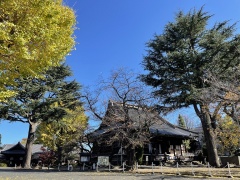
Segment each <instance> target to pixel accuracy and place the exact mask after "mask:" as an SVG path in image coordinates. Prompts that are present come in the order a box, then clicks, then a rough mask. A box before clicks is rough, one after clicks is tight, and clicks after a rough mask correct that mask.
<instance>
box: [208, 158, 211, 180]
mask: <svg viewBox="0 0 240 180" xmlns="http://www.w3.org/2000/svg"><path fill="white" fill-rule="evenodd" d="M208 175H209V176H210V177H212V173H211V171H210V164H209V162H208Z"/></svg>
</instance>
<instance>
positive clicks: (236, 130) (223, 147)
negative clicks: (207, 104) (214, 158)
mask: <svg viewBox="0 0 240 180" xmlns="http://www.w3.org/2000/svg"><path fill="white" fill-rule="evenodd" d="M217 135H218V139H219V142H218V143H219V146H218V149H219V153H222V154H225V153H229V154H233V153H234V152H235V151H236V149H238V148H239V147H240V126H239V124H237V123H236V122H235V121H233V120H232V118H231V117H229V116H226V117H224V118H221V119H220V120H219V121H218V128H217Z"/></svg>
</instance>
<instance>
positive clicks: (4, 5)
mask: <svg viewBox="0 0 240 180" xmlns="http://www.w3.org/2000/svg"><path fill="white" fill-rule="evenodd" d="M74 28H75V14H74V12H73V10H72V9H71V8H69V7H67V6H64V5H62V1H61V0H54V1H53V0H2V1H0V99H2V97H5V96H9V95H11V92H8V91H4V90H5V89H4V86H5V85H9V84H12V83H13V82H14V79H15V78H18V77H22V76H29V75H31V76H38V75H39V73H41V72H43V71H45V70H46V69H48V67H50V66H56V65H59V63H60V62H62V61H63V60H64V57H65V56H66V55H67V54H68V53H69V52H70V51H71V50H72V48H73V47H74V37H73V32H74Z"/></svg>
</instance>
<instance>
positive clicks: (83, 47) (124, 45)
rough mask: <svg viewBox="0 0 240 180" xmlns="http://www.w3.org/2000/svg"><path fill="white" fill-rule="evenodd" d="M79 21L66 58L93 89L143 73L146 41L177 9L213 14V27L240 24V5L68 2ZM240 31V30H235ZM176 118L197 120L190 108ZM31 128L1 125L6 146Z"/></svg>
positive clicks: (175, 0)
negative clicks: (125, 74)
mask: <svg viewBox="0 0 240 180" xmlns="http://www.w3.org/2000/svg"><path fill="white" fill-rule="evenodd" d="M65 3H66V4H67V5H69V6H70V7H72V8H73V9H74V10H75V12H76V16H77V28H78V29H77V30H76V31H75V36H76V42H77V44H76V50H74V51H72V52H71V55H70V56H67V57H66V62H67V64H68V65H69V66H70V67H71V69H72V71H73V74H74V75H73V78H74V79H76V80H77V81H78V82H79V83H80V84H82V85H84V86H91V85H94V84H95V83H96V81H97V79H98V77H99V76H100V75H102V76H103V77H107V76H108V75H109V73H110V71H111V70H113V69H117V68H119V67H128V68H130V69H133V70H134V71H137V72H143V67H142V66H141V62H142V59H143V56H144V55H145V54H146V42H148V41H149V40H150V39H151V38H152V37H153V35H154V34H155V33H156V34H160V33H162V31H163V28H164V26H165V25H166V23H168V22H170V21H174V17H175V14H176V13H177V12H178V11H179V10H183V11H184V12H188V11H189V10H191V9H194V8H196V9H199V8H200V7H202V6H203V5H204V10H205V11H207V12H209V14H213V15H214V16H213V17H212V18H211V21H210V22H209V25H210V26H211V25H212V24H214V23H215V22H218V21H224V20H230V23H234V22H236V21H240V13H239V7H240V1H239V0H230V1H226V0H65ZM237 28H238V32H239V29H240V25H239V24H238V25H237ZM178 113H181V114H182V115H187V116H188V118H195V117H196V116H195V115H194V113H193V112H192V111H191V110H189V109H184V110H180V111H178V112H176V113H173V114H170V115H168V116H167V117H166V118H167V119H168V120H169V121H171V122H175V121H176V117H177V115H178ZM27 132H28V125H27V124H22V123H8V122H6V121H1V122H0V133H1V134H2V144H8V143H17V142H18V141H21V139H22V138H25V137H27Z"/></svg>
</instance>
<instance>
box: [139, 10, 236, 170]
mask: <svg viewBox="0 0 240 180" xmlns="http://www.w3.org/2000/svg"><path fill="white" fill-rule="evenodd" d="M210 18H211V15H209V14H208V13H207V12H204V11H203V8H201V9H200V10H198V11H196V10H193V11H190V12H188V13H187V14H184V13H183V12H182V11H180V12H179V13H178V14H177V15H176V19H175V22H170V23H168V24H167V25H166V26H165V29H164V32H163V33H162V34H161V35H155V36H154V38H153V39H152V40H150V41H149V42H148V44H147V46H148V54H147V56H145V58H144V60H143V66H144V68H145V70H147V71H148V74H144V75H142V76H141V78H142V80H143V81H144V82H145V83H146V84H147V85H150V86H152V87H154V88H155V89H154V91H153V94H154V95H155V97H157V98H159V100H160V104H159V105H158V108H159V110H161V111H163V110H167V112H168V111H170V110H175V109H178V108H182V107H189V106H191V105H193V107H194V109H195V112H196V114H197V115H198V117H199V118H200V120H201V122H202V126H203V130H204V135H205V138H206V142H207V143H206V144H207V149H208V156H209V160H210V164H211V165H212V166H218V167H219V166H220V162H219V158H218V157H217V156H218V154H217V150H216V134H215V132H214V130H215V129H216V125H217V115H218V114H219V111H220V109H221V108H222V102H221V101H220V102H219V101H217V99H215V96H213V95H212V93H211V84H210V83H209V82H208V81H206V79H207V78H208V75H209V74H214V75H215V76H217V77H218V78H219V79H224V80H227V78H228V77H229V76H230V75H232V74H234V73H235V71H236V69H237V68H238V67H239V65H240V61H239V56H240V51H239V49H240V35H238V34H237V35H235V34H234V33H235V30H236V29H235V24H233V25H230V26H229V25H228V22H227V21H224V22H220V23H216V24H215V25H214V26H213V27H212V28H209V29H207V28H206V27H207V24H208V21H209V19H210ZM207 92H208V93H207ZM212 104H215V106H211V105H212ZM212 107H214V108H212Z"/></svg>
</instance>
